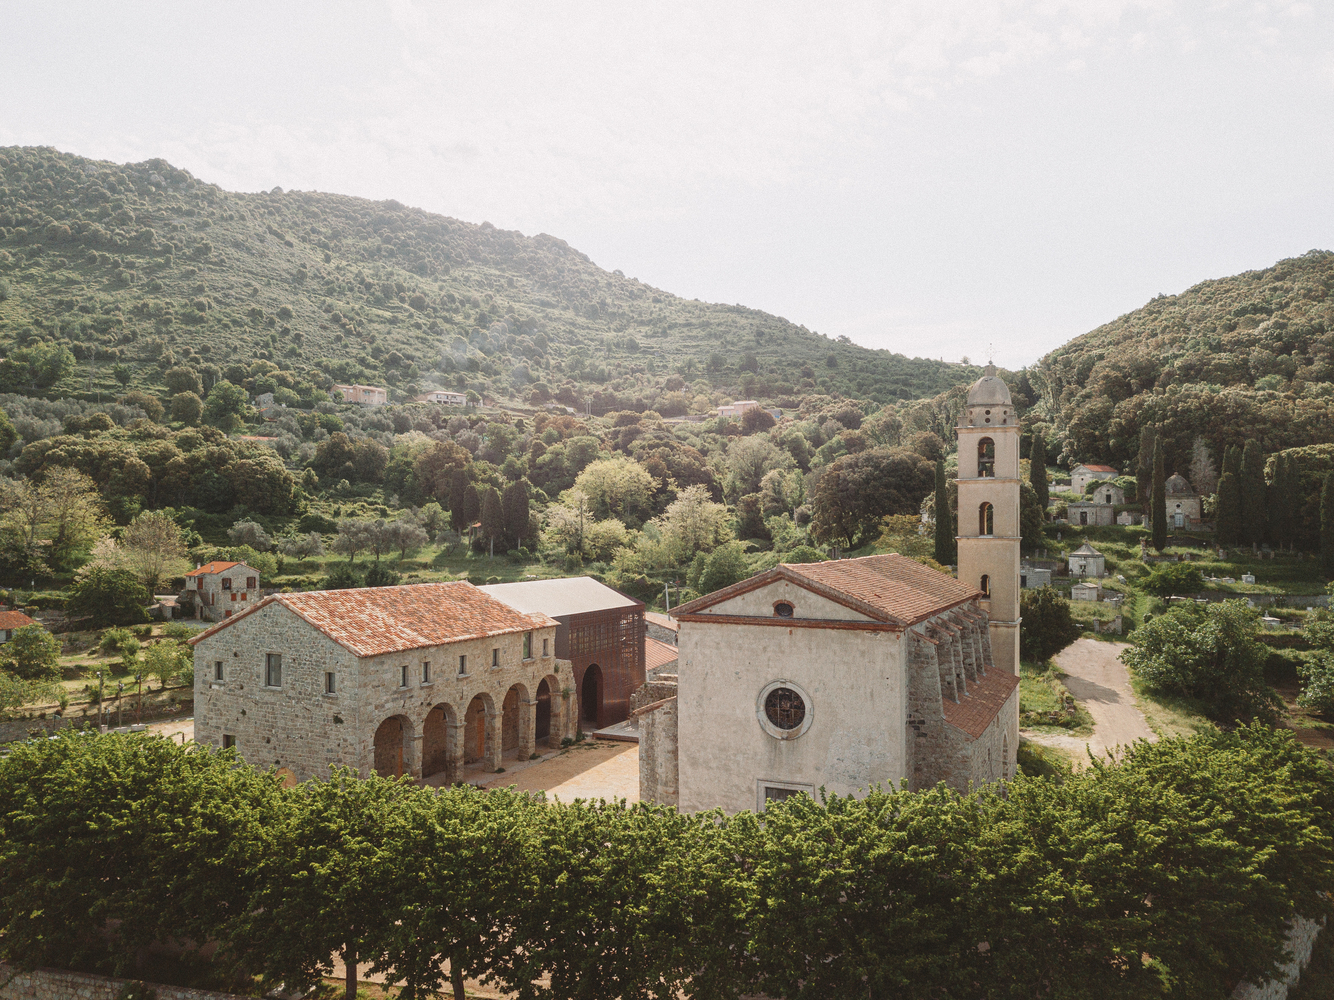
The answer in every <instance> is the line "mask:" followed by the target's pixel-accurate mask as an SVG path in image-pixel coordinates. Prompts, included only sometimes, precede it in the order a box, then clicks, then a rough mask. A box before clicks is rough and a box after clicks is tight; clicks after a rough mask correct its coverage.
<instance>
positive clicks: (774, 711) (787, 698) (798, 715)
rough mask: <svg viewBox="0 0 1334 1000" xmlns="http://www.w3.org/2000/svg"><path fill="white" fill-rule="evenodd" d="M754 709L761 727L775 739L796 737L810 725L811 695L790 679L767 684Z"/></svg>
mask: <svg viewBox="0 0 1334 1000" xmlns="http://www.w3.org/2000/svg"><path fill="white" fill-rule="evenodd" d="M755 709H756V711H755V717H756V719H757V720H758V721H759V723H760V728H762V729H763V730H764V731H765V732H766V733H768V734H769V735H770V736H772V737H774V738H775V739H779V740H795V739H796V738H797V737H798V736H800V735H801V734H802V733H804V732H806V730H807V729H809V728H810V727H811V719H812V713H811V700H810V696H809V695H808V694H807V693H806V692H805V691H803V690H802V689H801V688H800V687H798V686H797V685H796V684H794V683H793V682H792V681H789V680H777V681H771V682H770V683H769V684H766V685H765V686H764V689H763V690H761V691H760V696H759V698H758V699H756V705H755Z"/></svg>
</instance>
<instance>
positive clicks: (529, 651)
mask: <svg viewBox="0 0 1334 1000" xmlns="http://www.w3.org/2000/svg"><path fill="white" fill-rule="evenodd" d="M523 658H524V659H525V660H531V659H532V658H533V633H531V632H525V633H524V634H523Z"/></svg>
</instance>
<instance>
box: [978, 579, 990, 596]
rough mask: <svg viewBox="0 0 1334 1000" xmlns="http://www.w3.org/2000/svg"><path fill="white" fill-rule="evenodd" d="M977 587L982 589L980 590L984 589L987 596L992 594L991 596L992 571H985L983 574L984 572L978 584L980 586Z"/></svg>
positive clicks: (983, 591)
mask: <svg viewBox="0 0 1334 1000" xmlns="http://www.w3.org/2000/svg"><path fill="white" fill-rule="evenodd" d="M977 589H978V590H980V591H982V593H983V595H984V596H986V597H990V596H991V574H990V573H983V574H982V580H981V581H980V583H979V584H978V588H977Z"/></svg>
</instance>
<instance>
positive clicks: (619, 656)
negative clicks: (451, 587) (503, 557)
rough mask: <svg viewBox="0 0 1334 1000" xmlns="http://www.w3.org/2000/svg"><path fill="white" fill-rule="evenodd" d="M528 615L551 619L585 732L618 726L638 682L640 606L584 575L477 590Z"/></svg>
mask: <svg viewBox="0 0 1334 1000" xmlns="http://www.w3.org/2000/svg"><path fill="white" fill-rule="evenodd" d="M479 589H480V590H482V591H483V592H484V593H487V594H489V595H491V596H492V597H494V598H496V600H499V601H504V602H505V603H506V604H508V605H509V606H510V607H512V608H514V609H516V610H518V611H521V612H524V613H528V614H543V615H548V616H549V617H551V618H554V619H555V620H556V622H557V624H558V626H559V627H558V628H557V630H556V655H557V656H558V657H560V658H561V659H563V660H569V661H570V663H571V664H572V665H573V668H574V690H575V692H576V696H577V698H578V703H579V722H580V723H581V724H582V725H583V727H584V729H585V730H594V729H601V728H603V727H605V726H610V725H614V724H615V723H618V722H624V721H625V720H626V719H627V718H629V716H630V708H631V706H630V696H631V695H632V694H633V693H634V692H635V690H636V689H637V688H639V687H640V685H642V684H643V683H644V680H645V675H644V636H645V625H644V602H643V601H638V600H635V598H633V597H627V596H625V595H624V594H622V593H621V592H620V591H619V590H613V589H612V588H611V587H608V586H607V585H606V584H602V583H598V581H596V580H594V579H593V578H592V577H590V576H576V577H567V578H565V579H560V580H525V581H523V582H521V583H494V584H488V585H486V586H484V587H481V588H479Z"/></svg>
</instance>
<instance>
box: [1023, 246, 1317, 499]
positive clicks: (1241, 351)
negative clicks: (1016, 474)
mask: <svg viewBox="0 0 1334 1000" xmlns="http://www.w3.org/2000/svg"><path fill="white" fill-rule="evenodd" d="M1331 289H1334V253H1331V252H1329V251H1325V250H1312V251H1310V252H1309V253H1306V254H1304V255H1302V256H1300V257H1294V258H1290V259H1287V260H1281V261H1279V262H1278V263H1276V264H1274V265H1273V266H1272V267H1267V268H1262V269H1260V270H1255V271H1247V272H1245V273H1243V274H1238V275H1233V276H1231V277H1226V278H1218V279H1214V280H1209V281H1202V282H1200V283H1199V284H1197V285H1194V286H1193V287H1191V288H1189V289H1187V290H1186V291H1184V292H1182V293H1180V294H1178V295H1160V296H1158V297H1156V298H1154V299H1153V300H1152V301H1150V302H1148V303H1147V304H1146V305H1144V306H1143V307H1141V308H1139V309H1136V310H1134V311H1133V312H1129V313H1126V314H1125V315H1124V316H1121V317H1118V318H1117V319H1115V320H1113V321H1112V322H1110V323H1106V324H1104V325H1102V326H1100V327H1098V328H1097V329H1095V330H1092V331H1090V332H1089V333H1086V334H1084V335H1083V336H1080V337H1076V338H1075V339H1074V340H1072V341H1070V342H1069V343H1067V344H1065V345H1064V346H1062V347H1060V348H1057V349H1056V350H1054V351H1052V352H1051V353H1050V354H1048V355H1046V356H1045V357H1044V358H1042V359H1041V360H1040V361H1039V362H1038V363H1037V364H1035V365H1033V366H1032V367H1030V368H1029V369H1027V370H1026V372H1025V373H1024V379H1023V380H1021V381H1023V382H1026V384H1025V385H1024V386H1023V388H1024V389H1025V390H1026V391H1028V392H1029V393H1030V394H1031V395H1032V396H1033V397H1034V400H1035V405H1034V406H1033V407H1032V409H1031V410H1030V411H1029V413H1028V423H1029V425H1030V428H1036V429H1040V430H1043V431H1044V432H1045V433H1046V434H1047V437H1048V444H1049V447H1050V454H1051V455H1052V457H1054V458H1055V457H1057V456H1058V455H1059V458H1060V461H1061V462H1062V464H1066V465H1073V464H1075V463H1077V462H1108V463H1111V464H1113V465H1116V466H1118V467H1121V468H1125V469H1130V468H1131V466H1132V464H1133V463H1134V462H1135V461H1136V459H1137V457H1138V452H1139V446H1140V431H1141V428H1144V427H1152V428H1154V429H1155V430H1156V431H1157V433H1158V435H1159V436H1160V437H1161V438H1162V439H1163V441H1164V444H1165V446H1166V448H1167V465H1168V467H1169V469H1175V470H1178V471H1181V472H1183V473H1184V472H1185V471H1186V469H1187V467H1188V465H1189V461H1190V455H1191V449H1192V447H1193V444H1194V442H1195V439H1196V438H1197V437H1201V438H1203V439H1204V441H1205V442H1206V443H1207V444H1208V445H1209V447H1210V449H1211V450H1212V452H1213V454H1214V455H1215V456H1221V455H1222V454H1223V452H1224V450H1225V449H1226V448H1227V447H1229V446H1236V447H1240V446H1242V445H1243V444H1244V443H1245V442H1246V440H1247V439H1250V438H1254V439H1256V440H1257V441H1258V442H1259V443H1260V445H1261V447H1262V448H1263V450H1264V451H1265V452H1274V451H1279V450H1281V449H1285V448H1296V447H1304V446H1307V445H1313V444H1319V443H1324V442H1329V441H1332V440H1334V300H1331V299H1330V298H1329V293H1330V290H1331Z"/></svg>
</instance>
